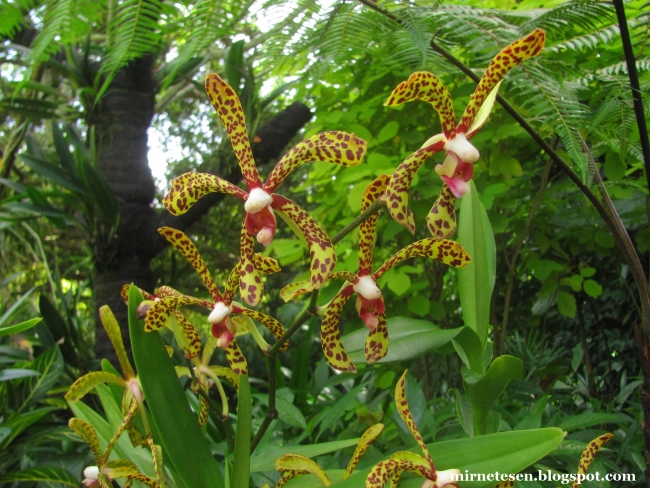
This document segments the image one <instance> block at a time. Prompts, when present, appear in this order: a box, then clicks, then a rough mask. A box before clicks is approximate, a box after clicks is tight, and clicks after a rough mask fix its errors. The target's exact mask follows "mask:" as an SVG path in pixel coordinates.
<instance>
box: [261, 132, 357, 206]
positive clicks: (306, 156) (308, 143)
mask: <svg viewBox="0 0 650 488" xmlns="http://www.w3.org/2000/svg"><path fill="white" fill-rule="evenodd" d="M367 147H368V145H367V143H366V141H364V140H363V139H360V138H359V137H356V136H355V135H354V134H348V133H347V132H342V131H330V132H321V133H319V134H315V135H313V136H311V137H309V138H307V139H305V140H304V141H302V142H299V143H298V144H296V145H295V146H294V147H292V148H291V149H290V150H289V151H288V152H287V153H286V154H285V155H284V156H283V157H282V159H281V160H280V161H279V162H278V164H276V165H275V168H273V171H271V174H270V175H269V177H268V178H267V180H266V183H265V184H264V190H265V191H267V192H269V193H272V192H274V191H275V190H276V189H277V188H278V186H280V183H282V182H283V181H284V179H285V178H286V177H287V176H288V175H289V174H290V173H291V172H292V171H293V170H295V169H296V168H298V167H299V166H301V165H303V164H305V163H309V162H312V161H322V162H327V163H333V164H338V165H341V166H345V167H351V166H356V165H358V164H359V163H361V160H362V159H363V156H364V155H365V153H366V149H367Z"/></svg>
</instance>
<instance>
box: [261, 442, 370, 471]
mask: <svg viewBox="0 0 650 488" xmlns="http://www.w3.org/2000/svg"><path fill="white" fill-rule="evenodd" d="M357 442H359V438H355V439H346V440H344V441H332V442H322V443H320V444H308V445H305V446H303V445H300V446H287V447H275V446H274V447H267V448H265V449H260V450H258V451H256V452H255V454H254V455H253V457H252V459H251V473H259V472H260V471H273V470H274V469H275V467H274V463H275V460H276V459H277V458H279V457H282V456H284V455H285V454H290V453H292V454H300V455H301V456H306V457H309V458H311V457H315V456H320V455H321V454H327V453H328V452H334V451H340V450H342V449H345V448H346V447H350V446H355V445H356V444H357Z"/></svg>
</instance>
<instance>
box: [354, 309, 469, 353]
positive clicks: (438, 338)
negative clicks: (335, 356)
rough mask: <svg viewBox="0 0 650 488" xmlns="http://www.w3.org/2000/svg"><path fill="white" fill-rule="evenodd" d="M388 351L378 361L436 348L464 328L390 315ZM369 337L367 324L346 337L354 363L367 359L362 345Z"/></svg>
mask: <svg viewBox="0 0 650 488" xmlns="http://www.w3.org/2000/svg"><path fill="white" fill-rule="evenodd" d="M387 327H388V338H389V344H388V354H386V356H385V357H384V358H383V359H380V360H379V361H378V362H379V363H389V362H392V361H402V360H405V359H412V358H415V357H418V356H421V355H422V354H424V353H426V352H428V351H431V350H433V349H437V348H438V347H440V346H442V345H444V344H446V343H448V342H449V341H451V340H452V339H453V338H454V337H456V335H457V334H458V333H459V332H460V331H461V329H462V327H461V328H457V329H441V328H440V327H438V326H437V325H434V324H432V323H431V322H429V321H427V320H418V319H411V318H409V317H391V318H389V319H388V324H387ZM367 337H368V330H367V329H366V328H365V327H364V328H362V329H359V330H355V331H354V332H352V333H350V334H348V335H346V336H345V337H343V339H342V340H343V346H344V347H345V350H346V351H347V352H348V355H349V356H350V359H352V361H354V362H355V363H365V362H366V358H365V355H364V353H363V349H364V347H365V344H366V338H367Z"/></svg>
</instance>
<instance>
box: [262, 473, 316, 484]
mask: <svg viewBox="0 0 650 488" xmlns="http://www.w3.org/2000/svg"><path fill="white" fill-rule="evenodd" d="M301 474H309V471H299V470H290V471H285V472H284V473H283V474H282V476H280V479H279V480H278V482H277V483H276V484H275V488H282V487H283V486H284V485H286V484H287V482H288V481H290V480H292V479H293V478H295V477H296V476H300V475H301ZM265 486H266V487H268V486H269V485H268V484H267V485H265ZM263 488H264V487H263Z"/></svg>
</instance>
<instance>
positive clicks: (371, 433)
mask: <svg viewBox="0 0 650 488" xmlns="http://www.w3.org/2000/svg"><path fill="white" fill-rule="evenodd" d="M382 430H384V424H375V425H373V426H372V427H370V428H368V429H366V431H365V432H364V433H363V435H362V436H361V439H359V442H357V447H356V448H355V450H354V454H352V459H350V462H349V463H348V467H347V469H346V470H345V474H344V475H343V478H342V479H347V478H349V477H350V475H351V474H352V471H354V468H355V467H356V466H357V464H359V460H360V459H361V456H363V455H364V454H365V452H366V451H367V450H368V448H369V447H370V444H371V443H372V441H374V440H375V439H376V438H377V436H378V435H379V434H381V431H382Z"/></svg>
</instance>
